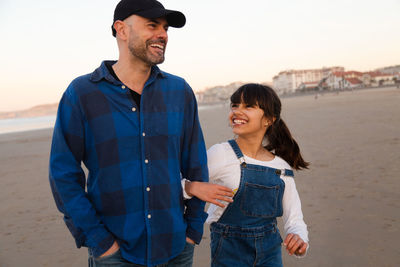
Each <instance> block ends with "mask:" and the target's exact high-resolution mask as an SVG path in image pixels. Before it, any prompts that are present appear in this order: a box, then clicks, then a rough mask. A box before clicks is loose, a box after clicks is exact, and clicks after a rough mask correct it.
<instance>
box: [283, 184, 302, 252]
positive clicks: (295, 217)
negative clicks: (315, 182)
mask: <svg viewBox="0 0 400 267" xmlns="http://www.w3.org/2000/svg"><path fill="white" fill-rule="evenodd" d="M281 178H282V179H283V181H284V182H285V192H284V194H283V200H282V205H283V224H284V230H285V234H286V237H285V240H284V242H283V244H284V246H285V247H286V250H287V251H288V253H289V254H290V255H292V254H295V255H297V256H304V255H305V254H306V252H307V250H308V247H309V246H308V241H309V240H308V231H307V225H306V224H305V222H304V220H303V212H302V210H301V201H300V197H299V194H298V192H297V189H296V184H295V182H294V179H293V178H292V177H288V176H282V177H281Z"/></svg>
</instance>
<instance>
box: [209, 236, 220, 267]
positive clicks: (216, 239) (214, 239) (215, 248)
mask: <svg viewBox="0 0 400 267" xmlns="http://www.w3.org/2000/svg"><path fill="white" fill-rule="evenodd" d="M210 236H211V242H210V248H211V262H213V261H214V260H215V259H216V258H217V256H218V253H219V252H220V250H221V247H222V241H223V238H222V234H220V233H216V232H211V233H210Z"/></svg>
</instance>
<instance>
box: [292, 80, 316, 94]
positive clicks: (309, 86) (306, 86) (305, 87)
mask: <svg viewBox="0 0 400 267" xmlns="http://www.w3.org/2000/svg"><path fill="white" fill-rule="evenodd" d="M319 85H320V81H313V82H303V83H301V84H300V85H299V87H298V88H297V90H300V91H302V92H306V91H314V90H318V89H319Z"/></svg>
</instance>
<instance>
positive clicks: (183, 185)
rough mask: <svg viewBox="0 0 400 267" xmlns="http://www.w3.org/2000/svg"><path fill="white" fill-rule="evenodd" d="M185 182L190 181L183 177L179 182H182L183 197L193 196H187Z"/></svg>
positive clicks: (189, 197)
mask: <svg viewBox="0 0 400 267" xmlns="http://www.w3.org/2000/svg"><path fill="white" fill-rule="evenodd" d="M186 182H188V183H190V181H189V180H187V179H185V178H183V179H182V180H181V184H182V192H183V199H185V200H186V199H191V198H192V197H193V196H189V195H188V193H186V190H185V183H186Z"/></svg>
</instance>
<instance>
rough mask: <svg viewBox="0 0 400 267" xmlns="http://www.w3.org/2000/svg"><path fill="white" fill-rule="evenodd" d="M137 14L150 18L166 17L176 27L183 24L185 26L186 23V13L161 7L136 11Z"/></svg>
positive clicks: (171, 25)
mask: <svg viewBox="0 0 400 267" xmlns="http://www.w3.org/2000/svg"><path fill="white" fill-rule="evenodd" d="M135 14H136V15H138V16H141V17H144V18H148V19H156V18H161V17H165V18H166V19H167V22H168V25H169V26H170V27H174V28H182V27H183V26H185V23H186V17H185V15H183V13H181V12H179V11H175V10H168V9H161V8H160V9H150V10H145V11H142V12H136V13H135Z"/></svg>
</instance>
